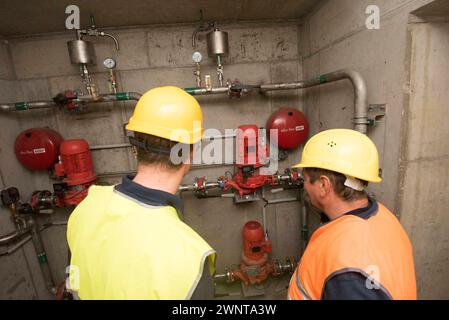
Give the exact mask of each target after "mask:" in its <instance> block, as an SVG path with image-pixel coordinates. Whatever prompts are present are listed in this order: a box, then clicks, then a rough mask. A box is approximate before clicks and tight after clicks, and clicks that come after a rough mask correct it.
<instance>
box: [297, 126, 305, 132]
mask: <svg viewBox="0 0 449 320" xmlns="http://www.w3.org/2000/svg"><path fill="white" fill-rule="evenodd" d="M303 130H304V126H297V127H296V131H303Z"/></svg>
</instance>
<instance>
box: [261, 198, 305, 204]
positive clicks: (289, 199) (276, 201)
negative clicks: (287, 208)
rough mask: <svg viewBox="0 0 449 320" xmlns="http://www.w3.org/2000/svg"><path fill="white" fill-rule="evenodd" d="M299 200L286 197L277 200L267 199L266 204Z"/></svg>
mask: <svg viewBox="0 0 449 320" xmlns="http://www.w3.org/2000/svg"><path fill="white" fill-rule="evenodd" d="M296 201H299V200H298V198H284V199H275V200H267V201H266V204H268V205H269V204H279V203H286V202H296Z"/></svg>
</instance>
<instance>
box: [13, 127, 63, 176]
mask: <svg viewBox="0 0 449 320" xmlns="http://www.w3.org/2000/svg"><path fill="white" fill-rule="evenodd" d="M63 140H64V139H63V138H62V137H61V135H60V134H59V133H57V132H56V131H55V130H52V129H50V128H31V129H28V130H25V131H23V132H22V133H20V134H19V135H18V136H17V138H16V141H15V144H14V152H15V154H16V157H17V160H19V162H20V163H21V164H22V165H23V166H24V167H26V168H28V169H30V170H45V169H49V168H51V167H52V166H53V165H54V164H55V162H56V161H58V155H59V147H60V145H61V143H62V141H63Z"/></svg>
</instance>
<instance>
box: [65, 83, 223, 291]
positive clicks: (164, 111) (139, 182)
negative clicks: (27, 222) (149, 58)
mask: <svg viewBox="0 0 449 320" xmlns="http://www.w3.org/2000/svg"><path fill="white" fill-rule="evenodd" d="M126 129H127V130H129V131H130V132H133V133H134V134H133V135H132V136H131V137H130V142H131V144H132V145H133V148H134V151H135V154H136V157H137V161H138V168H137V175H136V176H134V177H132V176H128V177H124V178H123V181H122V183H121V184H118V185H116V186H92V187H91V188H90V189H89V195H88V196H87V197H86V199H85V200H84V201H83V202H81V203H80V204H79V205H78V206H77V208H76V209H75V210H74V212H73V213H72V215H71V217H70V220H69V223H68V227H67V239H68V243H69V248H70V251H71V253H72V257H71V266H70V278H69V280H70V281H69V282H70V289H71V290H72V291H74V292H76V293H77V295H78V296H79V297H80V298H81V299H194V298H198V299H206V298H211V297H212V296H213V286H212V277H211V276H212V274H213V272H214V263H215V261H214V260H215V251H214V250H213V249H212V248H211V247H210V246H209V244H208V243H207V242H206V241H204V240H203V239H202V238H201V237H200V236H199V235H198V234H197V233H196V232H195V231H194V230H192V229H191V228H190V227H189V226H188V225H186V224H185V223H184V222H182V221H181V219H180V217H179V214H180V211H181V206H182V203H181V199H180V198H179V197H177V196H176V195H175V194H176V192H177V190H178V187H179V185H180V183H181V180H182V178H183V177H184V175H185V174H186V173H187V172H188V171H189V169H190V162H189V161H188V160H191V151H192V149H193V148H192V146H193V144H195V143H196V142H198V141H199V140H201V138H202V134H203V128H202V112H201V108H200V105H199V104H198V102H197V100H196V99H195V98H193V97H192V96H191V95H189V94H188V93H186V92H185V91H184V90H182V89H180V88H177V87H160V88H155V89H152V90H150V91H148V92H146V93H145V94H144V95H143V96H142V97H141V98H140V100H139V101H138V103H137V105H136V108H135V110H134V114H133V116H132V117H131V118H130V120H129V123H128V125H127V126H126ZM180 144H181V146H184V147H185V146H187V148H181V149H179V150H180V153H186V152H185V150H187V153H186V154H183V155H181V156H184V157H183V159H184V160H187V161H182V162H180V163H174V162H173V161H172V157H171V156H173V152H172V151H173V149H174V148H176V147H178V146H179V145H180ZM177 150H178V149H177ZM178 153H179V152H176V154H177V155H178Z"/></svg>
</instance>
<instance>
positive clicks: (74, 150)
mask: <svg viewBox="0 0 449 320" xmlns="http://www.w3.org/2000/svg"><path fill="white" fill-rule="evenodd" d="M60 151H61V156H60V158H61V161H60V162H59V163H58V164H57V165H56V166H55V171H56V174H57V175H58V176H60V177H62V176H66V178H65V179H64V182H65V183H67V185H68V186H75V185H81V184H85V183H90V182H92V181H94V180H95V179H96V178H97V176H96V175H95V173H94V172H93V161H92V154H91V152H90V149H89V145H88V143H87V142H86V140H83V139H78V140H66V141H64V142H63V143H62V144H61V150H60Z"/></svg>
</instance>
